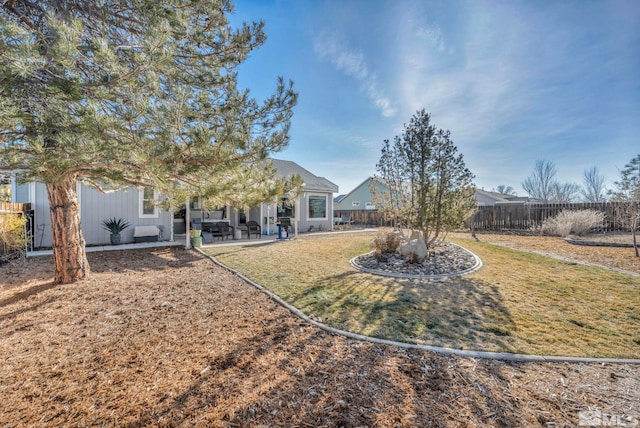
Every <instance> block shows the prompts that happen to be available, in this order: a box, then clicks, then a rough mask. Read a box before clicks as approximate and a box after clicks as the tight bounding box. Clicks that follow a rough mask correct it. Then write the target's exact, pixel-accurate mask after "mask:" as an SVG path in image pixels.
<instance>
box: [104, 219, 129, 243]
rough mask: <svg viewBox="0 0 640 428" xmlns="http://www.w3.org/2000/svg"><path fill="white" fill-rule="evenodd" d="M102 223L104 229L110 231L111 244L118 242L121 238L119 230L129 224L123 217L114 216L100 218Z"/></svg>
mask: <svg viewBox="0 0 640 428" xmlns="http://www.w3.org/2000/svg"><path fill="white" fill-rule="evenodd" d="M102 225H103V226H104V229H105V230H108V231H109V232H111V245H118V244H120V241H121V239H122V238H121V237H120V232H122V231H123V230H125V229H126V228H127V227H129V226H130V224H129V223H127V221H126V220H125V219H123V218H115V217H113V218H108V219H106V220H102Z"/></svg>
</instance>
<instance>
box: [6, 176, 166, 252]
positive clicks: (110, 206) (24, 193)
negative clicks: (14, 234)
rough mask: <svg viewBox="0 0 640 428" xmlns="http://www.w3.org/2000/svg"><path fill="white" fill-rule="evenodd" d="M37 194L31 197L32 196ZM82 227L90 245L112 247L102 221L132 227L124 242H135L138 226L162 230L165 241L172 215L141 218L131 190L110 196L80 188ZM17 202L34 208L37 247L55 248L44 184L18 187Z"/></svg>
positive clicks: (124, 237) (135, 195) (35, 243)
mask: <svg viewBox="0 0 640 428" xmlns="http://www.w3.org/2000/svg"><path fill="white" fill-rule="evenodd" d="M32 192H33V193H34V195H32V194H31V193H32ZM78 200H79V203H80V224H81V227H82V233H83V235H84V239H85V241H86V243H87V245H103V244H109V243H110V237H109V232H108V231H106V230H104V229H103V228H102V220H104V219H107V218H110V217H117V218H124V219H125V220H127V222H129V223H130V224H131V226H130V227H128V228H127V229H125V230H124V231H123V232H122V234H121V236H122V242H123V243H128V242H133V241H134V239H133V229H134V227H135V226H147V225H155V226H162V229H163V234H162V239H165V240H167V239H170V237H171V236H170V234H171V229H170V227H171V222H172V215H171V213H169V212H167V211H162V210H159V213H158V218H139V217H138V203H139V202H138V189H137V188H136V187H129V188H126V189H123V190H118V191H115V192H111V193H106V194H105V193H102V192H100V191H98V190H97V189H95V188H93V187H90V186H87V185H84V184H81V185H79V192H78ZM16 202H17V203H27V202H31V203H32V204H33V207H34V234H35V236H34V247H35V248H47V247H51V245H52V234H51V217H50V214H49V197H48V194H47V188H46V186H45V185H44V184H43V183H35V184H34V183H31V184H30V183H26V184H21V185H18V186H16Z"/></svg>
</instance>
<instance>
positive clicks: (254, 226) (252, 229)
mask: <svg viewBox="0 0 640 428" xmlns="http://www.w3.org/2000/svg"><path fill="white" fill-rule="evenodd" d="M252 234H253V235H258V236H259V237H260V238H262V228H261V227H260V225H259V224H258V223H257V222H255V221H248V222H247V238H249V239H251V235H252Z"/></svg>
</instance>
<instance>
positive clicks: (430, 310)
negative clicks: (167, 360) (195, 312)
mask: <svg viewBox="0 0 640 428" xmlns="http://www.w3.org/2000/svg"><path fill="white" fill-rule="evenodd" d="M373 237H374V234H371V233H354V234H346V235H337V234H336V235H306V236H302V237H300V238H299V239H296V240H291V241H283V242H277V243H274V244H271V245H262V246H232V247H222V246H220V247H215V246H213V247H208V248H206V250H205V251H206V252H207V253H209V254H211V255H212V256H214V257H215V258H216V259H217V260H218V261H220V262H221V263H223V264H225V265H227V266H229V267H231V268H233V269H236V270H238V271H240V272H242V273H243V274H244V275H246V276H247V277H248V278H250V279H252V280H254V281H255V282H257V283H259V284H261V285H263V286H264V287H265V288H267V289H269V290H270V291H272V292H274V293H275V294H277V295H279V296H280V297H282V298H283V299H284V300H286V301H287V302H289V303H291V304H292V305H294V306H296V307H297V308H299V309H300V310H302V311H303V312H305V313H306V314H308V315H314V316H316V317H319V318H321V319H322V321H323V322H324V323H326V324H327V325H330V326H332V327H335V328H339V329H342V330H347V331H351V332H354V333H358V334H364V335H369V336H374V337H379V338H384V339H390V340H397V341H402V342H410V343H419V344H428V345H434V346H443V347H448V348H457V349H472V350H482V351H495V352H512V353H525V354H537V355H565V356H581V357H585V356H588V357H618V358H638V357H640V278H639V277H634V276H630V275H624V274H621V273H617V272H614V271H610V270H607V269H602V268H598V267H591V266H583V265H579V264H574V263H567V262H564V261H560V260H557V259H553V258H549V257H545V256H541V255H537V254H532V253H528V252H523V251H518V250H513V249H507V248H504V247H501V246H497V245H492V244H488V243H484V242H475V241H472V240H466V239H452V240H451V241H452V242H455V243H457V244H460V245H462V246H464V247H466V248H467V249H469V250H471V251H473V252H474V253H475V254H476V255H478V256H479V257H480V258H481V259H482V261H483V264H484V266H483V267H482V269H480V270H479V271H477V272H475V273H473V274H470V275H467V276H465V277H462V278H454V279H447V280H439V281H428V280H408V279H396V278H385V277H379V276H375V275H370V274H365V273H361V272H358V271H357V270H355V269H354V268H352V267H351V265H350V264H349V260H350V259H351V258H352V257H354V256H356V255H359V254H362V253H365V252H367V251H369V242H370V240H371V239H372V238H373ZM522 239H527V238H526V237H523V238H522Z"/></svg>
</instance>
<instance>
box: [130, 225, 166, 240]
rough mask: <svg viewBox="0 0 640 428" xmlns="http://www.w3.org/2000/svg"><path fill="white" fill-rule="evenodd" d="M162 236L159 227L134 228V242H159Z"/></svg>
mask: <svg viewBox="0 0 640 428" xmlns="http://www.w3.org/2000/svg"><path fill="white" fill-rule="evenodd" d="M159 236H160V229H159V228H158V226H135V227H134V228H133V240H134V242H136V243H138V242H157V241H158V237H159Z"/></svg>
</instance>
